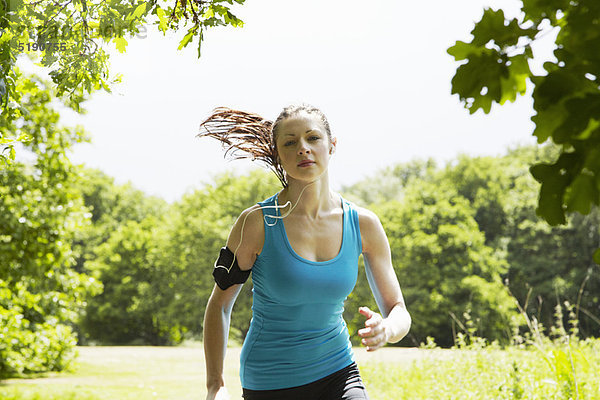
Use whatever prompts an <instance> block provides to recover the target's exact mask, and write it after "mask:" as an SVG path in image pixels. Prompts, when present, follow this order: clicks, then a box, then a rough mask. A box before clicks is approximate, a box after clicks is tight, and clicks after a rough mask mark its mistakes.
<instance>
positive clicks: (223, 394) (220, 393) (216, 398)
mask: <svg viewBox="0 0 600 400" xmlns="http://www.w3.org/2000/svg"><path fill="white" fill-rule="evenodd" d="M230 399H231V397H230V396H229V392H228V391H227V389H226V388H225V386H221V387H220V388H218V389H216V390H215V389H213V390H210V389H209V390H208V394H207V395H206V400H230Z"/></svg>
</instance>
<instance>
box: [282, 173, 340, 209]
mask: <svg viewBox="0 0 600 400" xmlns="http://www.w3.org/2000/svg"><path fill="white" fill-rule="evenodd" d="M303 189H304V191H303ZM278 199H279V204H280V205H283V204H285V203H286V202H287V201H288V200H289V201H290V203H291V204H290V205H289V206H287V207H286V208H284V209H282V210H281V211H282V213H283V214H287V213H289V212H290V210H292V208H293V210H292V212H291V214H293V215H296V216H305V217H308V218H310V219H316V218H318V217H319V215H320V214H322V213H323V212H326V211H329V210H331V209H332V208H334V207H335V200H334V195H333V193H332V192H331V190H330V189H329V181H328V180H327V179H326V178H325V177H323V178H320V179H318V180H317V181H315V182H313V183H307V182H302V181H290V182H288V187H287V188H285V189H283V190H282V191H281V192H280V193H279V196H278ZM294 205H295V207H294Z"/></svg>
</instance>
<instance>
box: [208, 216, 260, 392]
mask: <svg viewBox="0 0 600 400" xmlns="http://www.w3.org/2000/svg"><path fill="white" fill-rule="evenodd" d="M255 210H256V211H255ZM246 217H247V218H246ZM244 221H246V222H245V223H244ZM242 225H243V226H244V230H243V236H242V235H241V233H242ZM240 239H241V241H240ZM263 242H264V225H263V224H262V213H261V211H260V208H259V206H258V205H254V206H252V207H250V208H249V209H246V210H244V212H242V214H241V215H240V217H239V218H238V219H237V221H236V222H235V224H234V225H233V228H232V229H231V232H230V233H229V238H228V239H227V247H228V248H229V249H230V250H231V251H232V252H234V253H235V256H236V259H237V262H238V265H239V267H240V269H241V270H243V271H247V270H249V269H251V268H252V265H253V264H254V261H255V260H256V256H257V254H258V253H260V251H261V250H262V245H263ZM236 250H237V252H236ZM241 289H242V284H234V285H233V286H230V287H228V288H227V289H225V290H222V289H221V288H219V286H217V285H215V286H214V288H213V291H212V294H211V295H210V298H209V299H208V304H207V305H206V312H205V314H204V325H203V332H204V357H205V361H206V386H207V389H208V396H207V399H214V398H218V397H215V396H216V395H217V393H219V394H221V392H220V390H221V388H223V387H224V386H225V379H224V377H223V363H224V360H225V352H226V350H227V338H228V337H229V324H230V321H231V310H232V308H233V305H234V304H235V300H236V299H237V296H238V295H239V293H240V291H241Z"/></svg>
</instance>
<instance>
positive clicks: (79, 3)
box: [0, 0, 244, 163]
mask: <svg viewBox="0 0 600 400" xmlns="http://www.w3.org/2000/svg"><path fill="white" fill-rule="evenodd" d="M234 1H235V3H238V4H243V3H244V0H211V1H196V0H191V1H186V0H173V1H172V2H171V3H172V5H170V6H168V5H167V4H166V3H168V2H167V1H164V0H147V1H144V0H138V1H128V2H124V1H117V0H110V1H104V0H60V1H50V0H39V1H33V0H5V1H2V2H0V102H1V104H0V107H1V110H2V113H0V148H1V149H2V151H1V152H0V163H2V162H3V163H7V162H10V161H11V160H14V158H15V145H16V144H17V143H26V142H27V140H28V137H27V136H24V135H22V134H21V133H20V132H19V129H18V128H17V129H13V128H14V122H15V121H19V119H20V118H21V117H22V116H23V115H27V113H28V109H27V108H26V107H25V106H24V105H23V94H22V93H21V90H19V89H20V87H21V86H22V85H23V82H21V74H20V72H19V69H18V68H17V67H16V61H17V59H18V57H19V55H21V54H26V55H27V56H29V57H31V58H33V59H34V60H35V61H36V62H38V63H39V65H40V66H42V67H45V68H48V69H49V70H50V72H49V73H50V76H51V78H52V81H53V83H54V84H55V88H56V93H55V95H56V96H57V97H59V98H61V99H63V100H64V101H65V103H66V104H68V106H69V107H71V108H73V109H74V110H77V111H80V112H81V111H83V109H82V108H81V104H82V102H83V101H84V100H85V98H86V96H87V95H89V94H91V93H92V92H94V91H96V90H100V89H104V90H106V91H109V92H110V87H111V85H113V84H114V83H116V82H118V81H120V76H115V77H109V67H108V54H107V53H106V51H105V49H104V48H103V45H106V44H108V43H114V45H115V47H116V48H117V49H118V50H119V51H120V52H124V51H125V50H126V47H127V39H126V38H127V37H131V36H133V35H136V36H138V37H142V38H143V37H145V34H146V33H147V28H146V26H145V25H144V24H146V23H148V22H150V23H151V24H153V25H157V26H158V29H159V30H160V31H161V32H163V34H166V32H167V31H169V30H172V31H178V30H179V29H180V25H182V26H181V27H182V28H186V27H187V28H188V29H187V33H186V34H185V36H184V37H183V38H182V40H181V42H180V45H179V49H182V48H183V47H185V46H187V45H189V44H190V43H192V42H193V39H194V38H195V37H198V38H199V40H198V57H200V48H201V44H202V40H203V32H204V30H205V29H208V28H210V27H215V26H227V25H231V26H234V27H241V26H243V22H242V21H241V20H240V19H238V18H237V17H236V16H235V15H233V14H232V13H231V11H230V9H229V8H228V6H227V5H225V4H224V3H228V4H229V5H233V3H234ZM190 24H191V27H190V26H189V25H190ZM5 153H7V154H5Z"/></svg>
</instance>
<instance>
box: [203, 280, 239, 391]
mask: <svg viewBox="0 0 600 400" xmlns="http://www.w3.org/2000/svg"><path fill="white" fill-rule="evenodd" d="M241 289H242V285H233V286H231V287H229V288H227V289H226V290H221V289H220V288H219V287H218V286H217V285H215V287H214V289H213V291H212V294H211V295H210V298H209V299H208V304H207V305H206V312H205V313H204V325H203V327H204V358H205V361H206V387H207V389H208V394H209V396H210V395H211V394H212V395H213V396H214V395H216V393H217V392H218V391H219V389H220V388H221V387H224V386H225V379H224V377H223V362H224V360H225V351H226V350H227V338H228V336H229V322H230V320H231V309H232V308H233V304H234V303H235V299H236V298H237V296H238V294H239V293H240V290H241ZM208 398H211V397H208Z"/></svg>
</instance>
